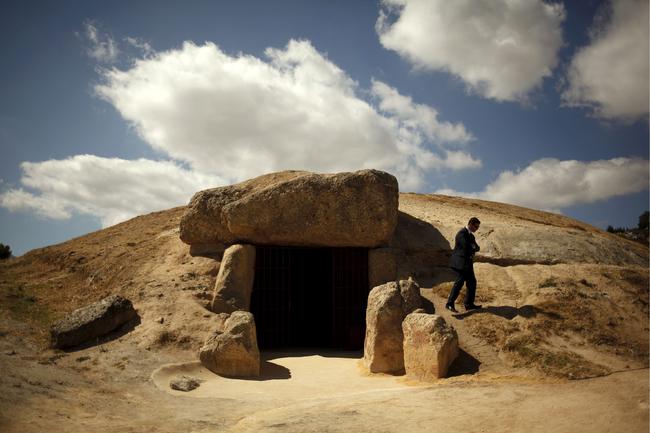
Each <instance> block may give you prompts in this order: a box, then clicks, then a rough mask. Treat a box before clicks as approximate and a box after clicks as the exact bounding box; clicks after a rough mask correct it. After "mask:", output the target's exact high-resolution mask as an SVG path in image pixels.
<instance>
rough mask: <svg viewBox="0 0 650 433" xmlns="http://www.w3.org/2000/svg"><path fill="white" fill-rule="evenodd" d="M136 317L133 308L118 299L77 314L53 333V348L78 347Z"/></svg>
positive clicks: (74, 312) (52, 330)
mask: <svg viewBox="0 0 650 433" xmlns="http://www.w3.org/2000/svg"><path fill="white" fill-rule="evenodd" d="M136 315H137V313H136V311H135V310H134V309H133V304H132V303H131V301H129V300H128V299H126V298H123V297H122V296H119V295H110V296H108V297H106V298H104V299H102V300H101V301H98V302H95V303H93V304H90V305H87V306H85V307H82V308H79V309H77V310H74V311H73V312H71V313H70V314H68V315H67V316H66V317H64V318H63V319H61V320H59V321H57V322H56V323H54V324H53V325H52V328H51V329H50V335H51V338H52V347H55V348H65V347H72V346H77V345H79V344H81V343H83V342H85V341H88V340H92V339H96V338H98V337H101V336H102V335H105V334H108V333H109V332H111V331H113V330H114V329H116V328H118V327H120V326H121V325H123V324H124V323H126V322H128V321H130V320H131V319H133V318H135V317H136Z"/></svg>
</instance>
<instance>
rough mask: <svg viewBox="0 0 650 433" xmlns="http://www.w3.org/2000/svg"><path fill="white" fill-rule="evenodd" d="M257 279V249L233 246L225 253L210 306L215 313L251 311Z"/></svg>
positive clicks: (251, 246)
mask: <svg viewBox="0 0 650 433" xmlns="http://www.w3.org/2000/svg"><path fill="white" fill-rule="evenodd" d="M254 279H255V247H254V246H253V245H232V246H230V247H229V248H228V249H226V251H225V252H224V253H223V258H222V260H221V266H220V267H219V274H217V281H216V282H215V285H214V298H213V299H212V304H211V306H210V308H211V310H212V311H214V312H215V313H232V312H233V311H237V310H242V311H249V310H250V305H251V294H252V292H253V280H254Z"/></svg>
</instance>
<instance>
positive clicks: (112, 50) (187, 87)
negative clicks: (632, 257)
mask: <svg viewBox="0 0 650 433" xmlns="http://www.w3.org/2000/svg"><path fill="white" fill-rule="evenodd" d="M0 32H1V35H0V54H1V55H2V59H3V68H0V86H1V87H0V89H1V90H0V94H1V95H2V98H0V146H1V149H2V155H3V158H2V160H1V161H0V164H1V166H2V172H1V174H0V242H2V243H4V244H9V245H10V246H11V247H12V249H13V251H14V253H15V254H22V253H24V252H25V251H27V250H29V249H32V248H35V247H40V246H44V245H48V244H52V243H57V242H61V241H63V240H66V239H69V238H71V237H74V236H78V235H82V234H84V233H87V232H89V231H93V230H97V229H99V228H101V227H105V226H108V225H112V224H115V223H117V222H119V221H122V220H124V219H127V218H130V217H133V216H135V215H138V214H142V213H147V212H150V211H154V210H160V209H166V208H169V207H172V206H176V205H181V204H185V203H187V201H188V200H189V198H190V197H191V195H192V194H193V193H194V192H195V191H197V190H199V189H203V188H207V187H212V186H219V185H224V184H228V183H233V182H237V181H241V180H244V179H246V178H250V177H252V176H256V175H259V174H263V173H265V172H269V171H277V170H282V169H305V170H311V171H319V172H332V171H342V170H356V169H361V168H369V167H375V168H379V169H383V170H387V171H389V172H391V173H393V174H395V175H396V176H397V177H398V180H399V181H400V188H401V190H402V191H417V192H423V193H435V192H440V193H446V194H452V195H463V196H468V197H480V198H485V199H488V200H495V201H502V202H509V203H515V204H519V205H523V206H527V207H532V208H538V209H545V210H550V211H553V212H561V213H563V214H566V215H568V216H571V217H574V218H577V219H580V220H583V221H586V222H588V223H591V224H594V225H596V226H600V227H603V228H604V227H606V226H607V225H609V224H611V225H614V226H635V225H636V223H637V220H638V216H639V215H640V214H641V213H642V212H643V211H645V210H647V209H648V148H649V142H648V81H649V77H648V53H649V47H648V2H647V1H638V0H624V1H623V0H617V1H613V2H608V1H589V0H585V1H580V2H573V1H572V2H568V1H567V2H553V3H550V2H546V3H545V2H542V1H540V0H528V1H522V2H520V3H518V4H515V2H505V1H501V0H498V1H497V0H491V1H486V2H481V1H473V0H472V1H462V0H458V1H454V2H448V1H433V0H431V1H420V0H388V1H383V2H379V1H274V2H268V1H238V2H208V1H185V2H172V1H155V2H154V1H134V2H128V3H127V2H110V3H109V2H99V1H63V2H56V3H54V2H44V1H42V2H36V1H8V2H4V3H3V13H2V14H1V15H0Z"/></svg>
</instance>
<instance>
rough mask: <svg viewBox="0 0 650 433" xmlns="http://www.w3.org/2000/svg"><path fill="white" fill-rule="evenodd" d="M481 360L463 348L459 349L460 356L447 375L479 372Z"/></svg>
mask: <svg viewBox="0 0 650 433" xmlns="http://www.w3.org/2000/svg"><path fill="white" fill-rule="evenodd" d="M480 366H481V361H479V360H478V359H476V358H474V357H473V356H472V355H470V354H469V353H467V352H465V351H464V350H463V349H458V357H457V358H456V359H455V360H454V362H452V363H451V365H450V366H449V371H448V372H447V377H454V376H463V375H465V374H476V373H478V370H479V367H480Z"/></svg>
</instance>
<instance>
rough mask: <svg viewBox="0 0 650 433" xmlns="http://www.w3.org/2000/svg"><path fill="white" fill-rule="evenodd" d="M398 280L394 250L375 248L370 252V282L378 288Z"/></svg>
mask: <svg viewBox="0 0 650 433" xmlns="http://www.w3.org/2000/svg"><path fill="white" fill-rule="evenodd" d="M396 278H397V257H396V252H395V251H394V250H393V249H392V248H373V249H371V250H369V251H368V282H369V283H370V287H377V286H379V285H381V284H384V283H387V282H389V281H395V279H396Z"/></svg>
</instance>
